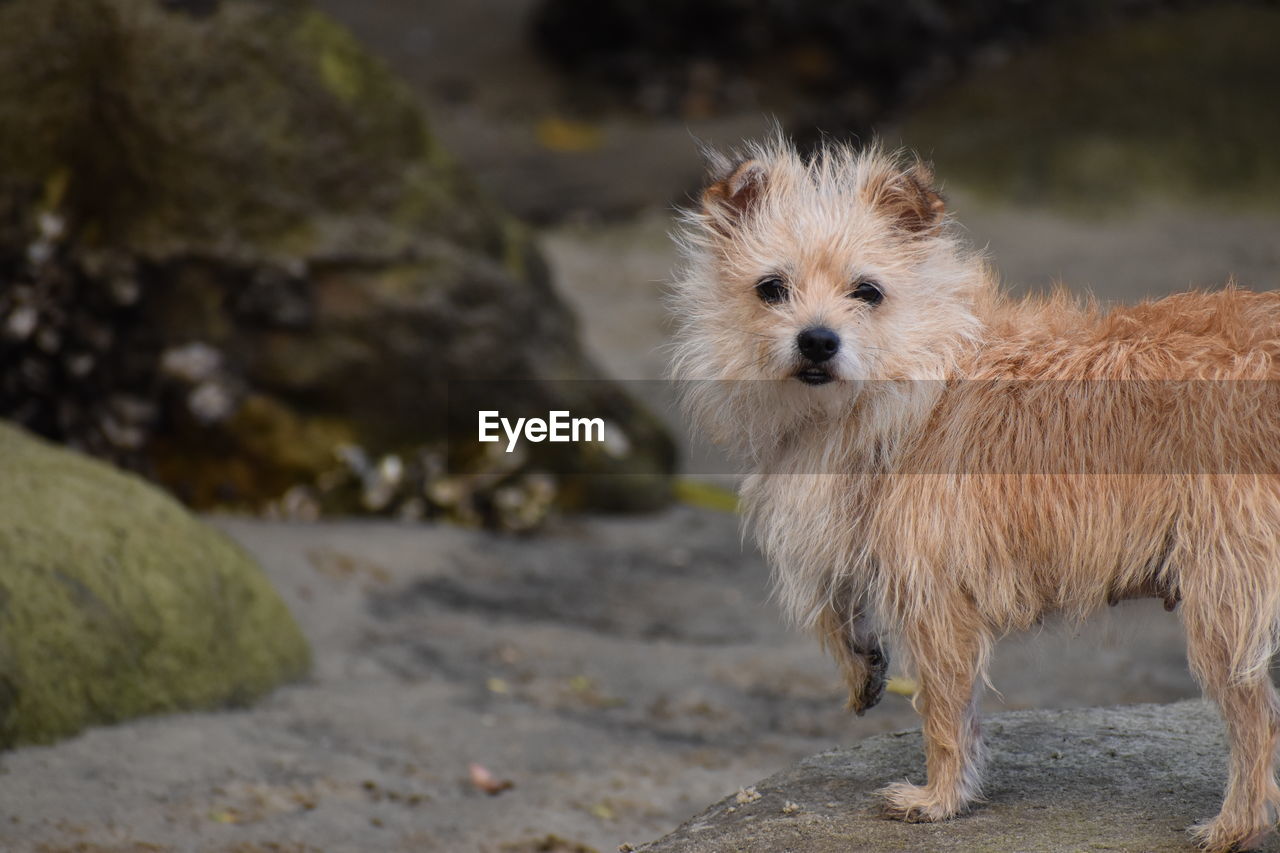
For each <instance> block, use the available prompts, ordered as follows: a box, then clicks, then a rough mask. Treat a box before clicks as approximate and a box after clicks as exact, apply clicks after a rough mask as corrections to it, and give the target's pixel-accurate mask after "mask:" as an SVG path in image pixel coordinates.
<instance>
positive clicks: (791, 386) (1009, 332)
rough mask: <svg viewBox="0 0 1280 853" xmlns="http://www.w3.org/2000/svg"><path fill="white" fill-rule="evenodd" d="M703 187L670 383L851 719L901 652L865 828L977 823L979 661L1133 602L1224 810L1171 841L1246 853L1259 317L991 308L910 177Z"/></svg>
mask: <svg viewBox="0 0 1280 853" xmlns="http://www.w3.org/2000/svg"><path fill="white" fill-rule="evenodd" d="M712 169H713V181H712V183H711V185H710V186H709V187H708V188H707V189H706V191H705V192H704V193H703V196H702V199H701V204H700V205H698V206H697V207H695V208H694V209H692V210H690V211H688V212H687V213H686V214H685V217H684V222H683V227H682V229H681V233H680V240H681V243H682V246H683V249H684V253H685V259H686V264H685V268H684V270H683V272H682V273H681V274H680V276H679V277H678V279H677V281H676V283H675V288H674V295H673V308H674V312H675V315H676V318H677V320H678V322H679V324H680V331H679V334H678V339H677V350H676V354H675V359H674V367H673V374H674V376H675V377H676V378H677V379H679V380H682V381H683V382H684V387H685V390H686V403H687V408H688V409H689V411H690V412H691V414H692V416H693V417H694V419H695V420H696V421H697V422H698V424H699V425H700V426H701V427H702V428H703V429H705V430H706V431H708V432H710V433H711V434H713V435H714V436H716V437H718V438H719V439H721V440H723V441H724V442H726V443H727V444H728V445H730V446H731V447H732V448H733V449H734V450H735V451H736V452H737V453H738V454H740V455H741V456H742V457H743V458H744V459H745V460H746V461H747V463H748V464H749V465H750V466H751V468H752V469H753V472H752V473H751V475H750V476H749V477H747V479H746V480H745V482H744V485H743V487H742V496H743V499H744V504H745V507H746V509H747V513H748V523H749V524H751V525H752V526H753V527H754V529H755V532H756V535H757V537H758V541H759V543H760V545H761V547H762V549H763V551H764V552H765V554H766V555H767V557H768V558H769V560H770V561H771V563H772V564H773V566H774V567H775V571H776V584H777V590H778V594H779V597H780V599H781V601H782V602H783V603H784V605H785V606H786V608H787V610H788V611H789V612H790V613H791V614H792V615H793V616H794V617H795V619H796V620H797V621H798V622H799V623H801V624H802V625H804V626H807V627H810V628H813V629H815V630H816V631H818V632H819V634H820V636H821V638H822V640H823V643H824V644H825V645H826V647H827V648H828V649H829V650H830V651H831V652H832V653H833V654H834V656H835V657H836V659H837V661H838V662H839V664H840V666H841V668H842V670H843V674H844V677H845V679H846V681H847V683H848V687H849V703H850V707H851V708H852V709H854V710H855V711H858V712H859V713H861V712H862V711H864V710H865V709H866V708H868V707H870V706H871V705H873V704H875V702H876V701H877V700H878V699H879V697H880V693H881V691H882V688H883V683H884V673H885V668H886V658H885V656H884V654H883V652H882V649H881V644H880V637H881V636H882V635H885V634H889V635H894V636H896V637H898V638H900V641H901V644H902V645H903V646H904V647H905V650H906V652H907V653H908V657H909V660H910V661H911V662H912V664H913V667H914V669H915V671H916V673H917V675H918V680H919V694H918V696H917V707H918V708H919V710H920V712H921V714H922V715H923V722H924V734H925V744H926V746H925V750H926V757H927V764H928V782H927V784H925V785H924V786H916V785H911V784H906V783H903V784H897V785H892V786H890V787H889V788H887V789H885V791H884V792H883V794H884V796H885V799H886V804H887V809H888V811H889V813H890V814H892V815H894V816H897V817H900V818H903V819H906V820H925V821H936V820H944V819H947V818H950V817H952V816H954V815H956V814H958V813H960V812H961V811H963V810H964V809H965V808H966V807H967V806H968V805H969V804H970V803H972V802H973V801H974V800H975V799H977V798H978V797H979V793H980V792H979V784H980V772H981V767H982V759H983V749H982V744H981V739H980V734H979V726H978V720H977V714H976V707H977V695H978V690H979V689H980V686H981V685H982V684H983V683H984V681H985V674H986V669H987V662H988V658H989V656H990V652H991V648H992V645H993V643H994V642H995V640H996V639H998V638H999V637H1000V636H1001V635H1002V634H1004V633H1005V632H1007V631H1010V630H1013V629H1024V628H1027V627H1030V626H1032V625H1034V624H1036V623H1037V622H1038V621H1039V620H1040V619H1042V618H1043V617H1044V616H1046V615H1049V614H1054V613H1059V614H1067V615H1068V616H1071V617H1078V618H1083V617H1084V616H1086V615H1087V614H1088V613H1089V612H1091V611H1093V610H1095V609H1097V608H1099V607H1101V606H1103V605H1105V604H1108V603H1115V602H1116V601H1118V600H1120V599H1123V598H1132V597H1140V596H1154V597H1159V598H1163V599H1164V600H1165V603H1166V606H1167V607H1168V608H1169V609H1171V610H1172V609H1175V608H1176V609H1178V610H1179V612H1180V614H1181V618H1182V620H1183V624H1184V625H1185V628H1186V635H1187V650H1188V657H1189V660H1190V663H1191V667H1192V670H1193V671H1194V673H1195V675H1196V677H1197V678H1198V679H1199V681H1200V682H1201V684H1202V685H1203V687H1204V689H1205V691H1206V693H1207V694H1208V695H1209V696H1211V697H1212V698H1213V699H1214V700H1216V701H1217V703H1218V704H1219V706H1220V707H1221V710H1222V713H1223V716H1224V718H1225V719H1226V723H1227V729H1228V733H1229V736H1230V741H1231V761H1230V776H1229V780H1228V784H1227V789H1226V797H1225V801H1224V803H1223V806H1222V811H1221V813H1220V814H1219V815H1218V816H1217V817H1215V818H1214V819H1213V820H1211V821H1209V822H1207V823H1205V824H1203V825H1201V826H1198V827H1196V828H1195V829H1194V833H1195V835H1196V837H1197V839H1198V840H1199V842H1200V843H1201V844H1202V846H1203V847H1204V848H1205V849H1207V850H1211V851H1226V850H1230V849H1240V848H1244V847H1248V846H1249V845H1251V844H1254V843H1256V842H1257V841H1258V840H1259V839H1261V837H1262V836H1263V835H1264V834H1265V833H1266V832H1267V831H1268V830H1269V829H1270V827H1271V826H1272V823H1273V820H1274V815H1275V808H1276V806H1277V805H1278V804H1280V788H1277V786H1276V783H1275V781H1274V769H1273V753H1274V748H1275V745H1276V736H1277V726H1278V724H1280V702H1278V701H1277V695H1276V692H1275V690H1274V688H1273V687H1272V684H1271V681H1270V679H1269V676H1268V662H1269V660H1270V658H1271V655H1272V653H1273V652H1274V651H1275V650H1276V647H1277V634H1278V631H1277V617H1278V616H1280V479H1277V477H1276V476H1275V475H1274V472H1275V471H1276V470H1277V456H1278V455H1280V395H1277V394H1276V393H1275V392H1272V391H1269V390H1267V389H1269V388H1270V387H1271V384H1272V383H1271V382H1270V380H1274V379H1276V378H1280V295H1276V294H1255V293H1249V292H1246V291H1242V290H1238V289H1235V288H1234V287H1228V288H1227V289H1225V290H1221V291H1218V292H1213V293H1187V294H1182V295H1178V296H1173V297H1169V298H1167V299H1162V300H1159V301H1154V302H1146V303H1143V304H1141V305H1138V306H1135V307H1127V308H1116V309H1113V310H1110V311H1103V310H1101V309H1100V308H1099V307H1097V306H1096V305H1093V304H1089V303H1082V302H1079V301H1074V300H1072V299H1071V298H1069V297H1068V296H1066V295H1065V294H1062V293H1059V294H1055V295H1053V296H1051V297H1047V298H1035V299H1027V300H1022V301H1017V300H1013V299H1011V298H1008V297H1006V296H1005V295H1003V294H1002V293H1001V292H1000V291H999V289H998V286H997V283H996V282H995V278H994V275H993V274H992V272H991V270H990V269H989V267H988V266H987V265H986V264H985V263H984V261H983V260H982V258H981V257H980V255H978V254H976V253H973V252H971V251H970V250H968V249H966V248H965V247H964V245H963V243H962V241H961V240H960V239H959V238H958V236H957V235H956V233H955V230H954V228H953V226H952V225H951V223H950V222H949V221H948V216H947V213H946V210H945V206H944V204H943V201H942V199H941V197H940V196H939V194H938V193H937V191H936V190H935V189H934V187H933V179H932V176H931V174H930V172H929V170H928V168H927V167H926V166H924V165H923V164H921V163H919V162H917V161H912V160H909V159H906V158H903V157H901V156H892V155H888V154H885V153H884V152H882V151H880V150H877V149H875V148H870V149H867V150H864V151H861V152H859V151H854V150H851V149H848V148H845V147H840V146H831V147H828V148H826V149H825V150H823V151H821V152H820V153H818V154H816V155H814V156H813V157H812V158H809V159H804V158H802V157H800V156H799V155H798V154H797V153H796V152H795V151H794V150H793V149H792V148H791V147H790V146H789V145H788V144H787V143H786V142H785V141H783V140H781V139H775V140H773V141H770V142H766V143H764V144H761V145H757V146H754V147H752V148H750V149H749V150H747V151H745V152H743V154H742V156H741V157H739V158H736V159H733V160H730V159H728V158H713V163H712ZM859 285H861V287H859ZM868 288H871V289H868ZM877 294H878V297H877ZM815 327H821V328H822V329H823V330H824V331H825V330H829V332H831V333H834V335H836V336H837V337H838V350H837V351H835V352H834V354H833V355H831V354H829V358H824V359H822V360H821V362H820V363H815V362H814V361H813V360H812V359H810V358H807V357H806V356H805V355H803V354H802V352H801V349H802V347H801V345H799V344H798V340H799V338H798V336H799V335H800V334H801V333H802V332H804V331H805V330H806V329H813V328H815ZM806 371H808V373H806ZM824 376H825V379H824ZM801 379H808V380H810V381H800V380H801ZM827 379H829V380H832V381H826V380H827ZM1238 380H1262V381H1261V382H1257V383H1245V384H1246V385H1249V386H1250V387H1252V388H1253V389H1254V391H1253V392H1252V393H1251V394H1246V395H1245V396H1244V397H1240V396H1239V395H1238V394H1236V391H1235V390H1234V389H1236V388H1237V387H1238V385H1237V383H1238ZM1223 389H1227V390H1226V391H1224V390H1223ZM1179 605H1180V606H1179Z"/></svg>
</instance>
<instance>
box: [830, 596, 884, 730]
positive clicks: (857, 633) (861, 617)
mask: <svg viewBox="0 0 1280 853" xmlns="http://www.w3.org/2000/svg"><path fill="white" fill-rule="evenodd" d="M818 632H819V634H820V636H821V638H822V644H823V645H824V646H826V648H827V650H828V651H829V652H831V654H832V656H833V657H834V658H835V659H836V663H838V664H839V665H840V674H841V675H842V676H844V682H845V686H846V687H847V688H848V690H849V701H848V703H847V704H846V706H845V707H847V708H848V709H849V710H850V711H853V712H854V713H855V714H857V715H858V716H859V717H861V716H862V715H863V714H865V713H866V712H867V711H868V710H869V709H870V708H874V707H875V706H876V704H877V703H879V701H880V698H881V697H882V696H883V695H884V685H885V678H886V675H887V673H888V671H889V656H888V654H886V653H885V650H884V647H883V646H882V645H881V644H880V638H879V637H878V636H877V635H876V633H875V631H874V630H873V628H872V627H871V620H870V619H869V618H868V616H867V613H866V610H865V609H864V608H860V607H857V606H856V605H855V603H854V602H853V599H852V596H851V595H844V596H843V597H842V599H841V600H840V602H839V603H838V604H833V605H831V606H828V607H827V608H825V609H824V610H823V611H822V613H821V614H820V615H819V617H818Z"/></svg>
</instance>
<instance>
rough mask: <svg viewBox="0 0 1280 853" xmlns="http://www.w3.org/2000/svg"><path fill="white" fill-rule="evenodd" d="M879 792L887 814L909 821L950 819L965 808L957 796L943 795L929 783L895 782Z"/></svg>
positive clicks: (921, 821) (925, 821) (923, 821)
mask: <svg viewBox="0 0 1280 853" xmlns="http://www.w3.org/2000/svg"><path fill="white" fill-rule="evenodd" d="M879 793H880V796H881V797H882V798H883V799H884V814H885V816H886V817H890V818H893V819H894V820H904V821H907V822H908V823H932V822H935V821H940V820H950V819H951V818H953V817H955V816H956V815H958V814H959V813H960V812H961V811H962V809H963V806H962V804H961V803H960V802H958V801H957V798H955V797H951V796H942V795H940V794H939V793H938V792H937V791H935V790H934V789H933V788H930V787H929V786H927V785H926V786H923V787H922V786H920V785H912V784H911V783H909V782H895V783H894V784H892V785H889V786H887V787H884V788H881V789H880V791H879Z"/></svg>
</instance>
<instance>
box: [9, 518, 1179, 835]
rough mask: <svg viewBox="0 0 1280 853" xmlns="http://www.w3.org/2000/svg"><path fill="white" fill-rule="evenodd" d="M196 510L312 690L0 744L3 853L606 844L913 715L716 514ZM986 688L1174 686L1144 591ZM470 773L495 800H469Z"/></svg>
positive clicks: (1099, 700)
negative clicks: (841, 662) (463, 516)
mask: <svg viewBox="0 0 1280 853" xmlns="http://www.w3.org/2000/svg"><path fill="white" fill-rule="evenodd" d="M216 522H217V524H218V525H219V526H221V527H223V528H224V529H225V530H227V531H228V532H229V533H230V534H231V535H232V536H233V537H234V538H236V539H237V540H239V541H240V542H241V543H243V544H244V545H245V546H246V547H247V548H248V549H249V550H250V551H251V552H252V553H253V554H254V555H255V556H257V557H258V558H259V559H260V560H261V562H262V564H263V566H264V567H265V568H266V571H267V574H268V575H269V577H270V579H271V580H272V581H273V582H274V583H275V585H276V586H277V588H278V589H280V591H281V593H282V594H283V595H284V597H285V599H286V601H287V602H288V604H289V605H290V607H291V608H292V610H293V612H294V613H295V614H296V616H297V618H298V620H299V622H300V624H301V625H302V627H303V630H304V632H305V633H306V635H307V637H308V639H309V640H310V641H311V644H312V648H313V651H314V655H315V669H314V673H313V675H312V677H311V678H310V679H309V680H308V681H307V682H305V683H303V684H298V685H295V686H291V687H286V688H282V689H280V690H278V691H276V692H275V693H274V694H272V695H271V696H270V697H268V698H267V699H266V700H264V701H262V702H260V703H259V704H257V705H255V706H254V707H252V708H249V709H245V710H240V711H227V712H221V713H204V714H182V715H173V716H164V717H152V718H148V719H142V720H138V721H135V722H131V723H126V724H123V725H118V726H114V727H110V728H100V729H96V730H92V731H90V732H88V733H86V734H83V735H81V736H79V737H76V738H73V739H71V740H68V741H65V742H63V743H60V744H58V745H55V746H51V747H27V748H22V749H18V750H15V751H12V752H9V753H6V754H5V755H4V756H3V757H2V758H0V771H2V772H0V803H3V806H0V842H2V845H0V846H3V847H4V849H6V850H13V851H32V853H37V851H38V853H52V851H86V853H88V852H90V851H157V850H175V851H187V850H193V851H196V850H198V851H238V852H239V853H247V851H265V850H284V851H301V850H322V851H353V853H354V851H371V850H388V851H395V850H404V851H409V850H414V851H425V850H440V851H466V850H477V851H493V852H494V853H522V851H530V853H531V852H532V851H566V853H567V851H577V852H578V853H580V851H585V850H592V849H594V850H599V851H610V850H613V849H614V848H615V847H616V846H617V845H618V844H619V843H622V842H630V843H639V842H643V841H646V840H648V839H651V838H655V837H657V836H659V835H662V834H663V833H665V832H667V831H669V830H671V829H672V828H674V827H675V826H676V825H677V824H679V823H680V822H681V821H682V820H684V819H685V818H686V817H687V816H688V815H690V814H692V813H694V812H696V811H698V810H699V809H701V808H702V806H703V805H705V804H706V803H708V802H712V801H714V800H717V799H719V798H721V797H723V796H726V795H727V794H731V793H732V792H734V791H735V790H737V788H739V787H741V786H743V785H748V784H750V783H751V782H752V781H753V780H756V779H758V778H761V777H763V776H765V775H768V774H769V773H772V772H775V771H777V770H778V769H780V768H782V767H785V766H787V765H789V764H791V763H792V762H794V761H796V760H797V759H799V758H800V757H802V756H804V755H808V754H810V753H813V752H816V751H819V750H823V749H828V748H831V747H834V746H837V745H840V744H852V743H854V742H856V741H858V740H859V739H861V738H863V737H865V736H867V735H871V734H876V733H880V732H888V731H892V730H897V729H902V728H907V727H910V726H912V725H914V724H915V722H914V721H915V716H914V712H913V711H912V710H911V708H910V705H909V703H908V702H907V700H906V699H905V698H903V697H902V696H899V695H892V694H890V695H887V696H886V697H885V699H884V701H883V703H882V704H881V706H879V707H877V708H875V709H874V710H872V711H871V712H870V713H868V714H867V715H866V716H865V717H862V718H854V717H850V716H847V715H846V714H844V713H843V712H842V711H841V702H842V696H841V693H840V688H839V685H838V683H837V679H836V676H835V673H834V672H833V670H832V668H831V666H830V665H829V663H828V662H827V661H826V660H825V659H824V658H823V657H822V656H821V655H820V653H819V652H818V650H817V648H816V645H815V644H814V643H813V642H811V641H810V640H809V639H808V638H807V637H803V636H799V635H797V634H796V633H794V632H792V631H790V630H789V629H788V628H787V627H786V626H785V625H783V624H782V623H781V621H780V618H779V615H778V611H777V609H776V608H775V607H773V606H772V604H771V603H770V602H769V601H768V600H767V598H768V586H767V572H766V570H765V567H764V566H763V565H762V563H761V560H760V558H759V557H758V555H756V554H755V553H754V552H753V551H751V550H750V549H746V550H744V549H743V548H742V547H741V546H740V545H739V536H738V528H737V519H736V518H734V517H733V516H731V515H728V514H723V513H716V512H713V511H710V510H696V509H690V508H683V509H676V510H672V511H670V512H668V513H665V514H663V515H659V516H653V517H647V518H632V519H578V520H566V521H564V522H562V523H560V524H559V525H558V526H557V527H556V529H555V530H553V531H552V532H550V533H548V534H547V535H545V536H542V537H539V538H537V539H519V538H498V537H493V536H489V535H485V534H480V533H474V532H470V531H465V530H460V529H457V528H453V527H447V526H440V527H431V526H411V525H396V524H388V523H374V522H332V523H324V524H316V525H307V524H300V523H279V522H259V521H250V520H245V519H231V518H224V519H217V520H216ZM993 682H994V685H995V687H996V688H997V689H998V690H999V691H1000V694H998V695H997V694H992V695H991V696H990V697H989V698H988V701H987V705H988V707H989V708H990V709H992V710H999V709H1003V708H1029V707H1064V706H1087V705H1107V704H1117V703H1130V702H1137V701H1167V700H1173V699H1179V698H1184V697H1187V696H1192V695H1194V694H1195V688H1194V685H1193V683H1192V682H1191V679H1190V677H1189V675H1188V674H1187V672H1186V669H1185V665H1184V663H1183V658H1182V651H1181V644H1180V637H1179V630H1178V625H1177V621H1176V619H1175V618H1174V617H1172V616H1169V615H1168V614H1165V613H1164V612H1163V610H1161V609H1160V607H1159V606H1158V605H1156V604H1155V603H1154V602H1151V603H1131V604H1126V605H1122V606H1121V608H1119V609H1118V610H1115V611H1112V612H1109V613H1107V614H1103V618H1102V619H1101V620H1100V621H1098V622H1094V623H1090V624H1089V626H1088V627H1087V628H1086V629H1075V630H1072V629H1069V628H1065V627H1052V626H1051V627H1049V628H1046V629H1045V630H1044V631H1042V632H1041V633H1039V634H1037V635H1034V636H1030V637H1024V638H1019V639H1016V640H1011V641H1007V642H1006V643H1005V644H1004V645H1003V646H1002V647H1001V648H1000V649H999V651H998V652H997V655H996V666H995V670H994V673H993ZM473 763H474V764H479V765H481V766H483V767H484V768H485V769H486V770H487V771H488V772H489V773H490V774H491V775H492V778H493V781H495V782H497V783H499V785H498V786H501V785H502V784H505V783H506V782H508V781H509V782H510V783H511V787H510V788H508V789H506V790H502V791H500V792H498V793H495V794H487V793H484V792H483V791H481V790H480V789H479V788H478V787H477V786H476V784H474V783H473V781H472V780H471V772H472V771H471V770H470V765H471V764H473Z"/></svg>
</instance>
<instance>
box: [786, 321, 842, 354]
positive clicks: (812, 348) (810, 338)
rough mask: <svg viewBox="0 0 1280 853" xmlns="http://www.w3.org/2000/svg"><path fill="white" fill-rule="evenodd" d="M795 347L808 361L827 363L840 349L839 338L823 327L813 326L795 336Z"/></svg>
mask: <svg viewBox="0 0 1280 853" xmlns="http://www.w3.org/2000/svg"><path fill="white" fill-rule="evenodd" d="M796 346H798V347H800V354H801V355H802V356H804V357H805V358H807V359H809V361H814V362H822V361H827V360H828V359H830V358H831V357H832V356H833V355H835V354H836V352H837V351H838V350H839V349H840V336H839V335H837V334H836V333H835V332H833V331H831V330H830V329H828V328H826V327H825V326H814V327H812V328H809V329H805V330H804V331H803V332H801V333H800V334H798V335H796Z"/></svg>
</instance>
